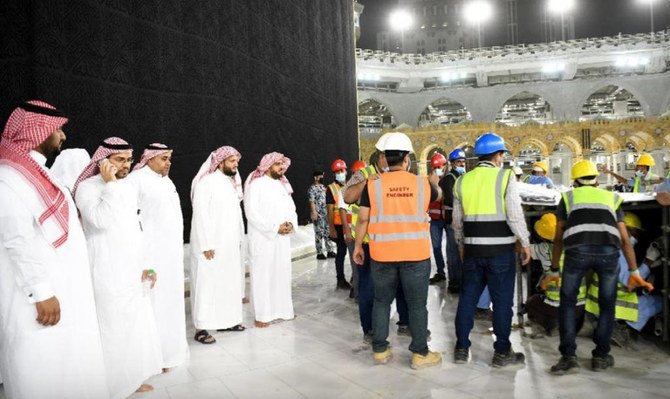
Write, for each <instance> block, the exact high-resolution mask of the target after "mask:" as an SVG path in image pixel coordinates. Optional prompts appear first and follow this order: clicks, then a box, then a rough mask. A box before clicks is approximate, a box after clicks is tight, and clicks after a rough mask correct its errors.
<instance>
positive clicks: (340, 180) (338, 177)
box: [335, 173, 347, 183]
mask: <svg viewBox="0 0 670 399" xmlns="http://www.w3.org/2000/svg"><path fill="white" fill-rule="evenodd" d="M335 180H337V182H338V183H344V182H345V181H346V180H347V175H346V174H344V173H338V174H336V175H335Z"/></svg>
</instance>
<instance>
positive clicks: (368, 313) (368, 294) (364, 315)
mask: <svg viewBox="0 0 670 399" xmlns="http://www.w3.org/2000/svg"><path fill="white" fill-rule="evenodd" d="M363 251H364V252H365V260H364V261H363V264H362V265H356V266H354V267H355V268H357V269H358V317H359V318H360V319H361V328H363V334H365V333H368V332H370V331H372V306H373V305H374V300H375V286H374V284H373V282H372V273H371V269H370V246H369V245H368V244H363Z"/></svg>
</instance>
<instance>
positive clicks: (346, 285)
mask: <svg viewBox="0 0 670 399" xmlns="http://www.w3.org/2000/svg"><path fill="white" fill-rule="evenodd" d="M337 288H339V289H341V290H350V289H351V284H349V283H348V282H347V280H337Z"/></svg>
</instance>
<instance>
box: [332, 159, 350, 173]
mask: <svg viewBox="0 0 670 399" xmlns="http://www.w3.org/2000/svg"><path fill="white" fill-rule="evenodd" d="M346 168H347V164H346V163H345V162H344V161H343V160H341V159H336V160H334V161H333V163H332V165H330V170H332V171H333V172H337V171H338V170H344V169H346Z"/></svg>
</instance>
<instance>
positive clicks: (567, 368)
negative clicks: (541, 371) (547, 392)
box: [549, 356, 580, 375]
mask: <svg viewBox="0 0 670 399" xmlns="http://www.w3.org/2000/svg"><path fill="white" fill-rule="evenodd" d="M579 369H580V366H579V362H578V361H577V356H561V359H560V360H559V361H558V363H556V364H554V365H553V366H551V369H550V370H549V372H550V373H551V374H554V375H564V374H577V373H579Z"/></svg>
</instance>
